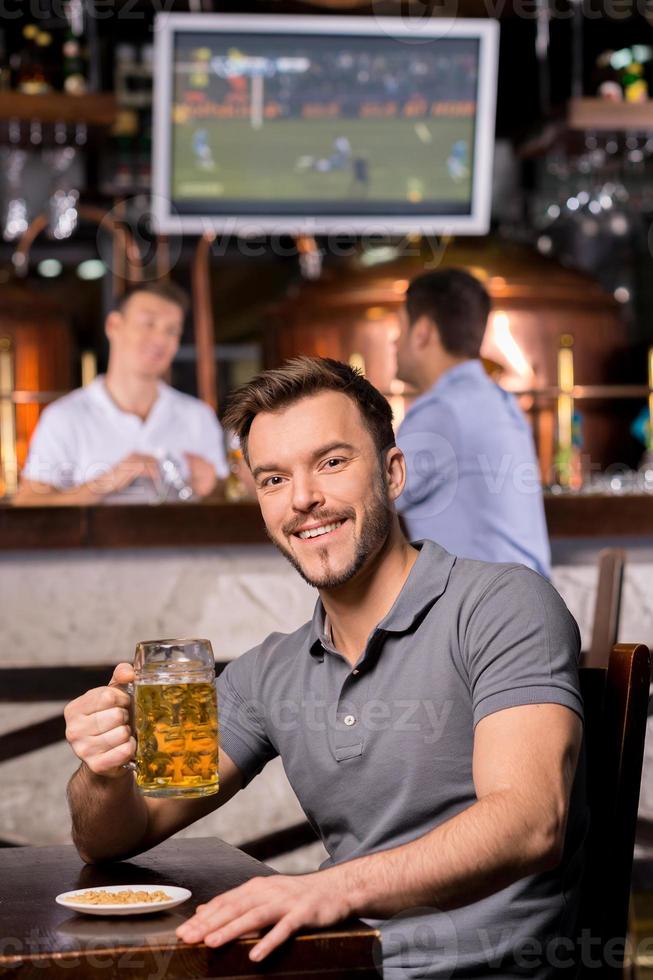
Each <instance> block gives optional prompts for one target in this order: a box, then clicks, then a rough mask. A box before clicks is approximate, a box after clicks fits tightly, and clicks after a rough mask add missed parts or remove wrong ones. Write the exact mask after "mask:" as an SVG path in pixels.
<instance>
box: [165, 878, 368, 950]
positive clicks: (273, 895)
mask: <svg viewBox="0 0 653 980" xmlns="http://www.w3.org/2000/svg"><path fill="white" fill-rule="evenodd" d="M334 876H337V869H328V870H326V871H316V872H315V873H313V874H307V875H271V876H270V877H269V878H252V879H251V881H248V882H246V883H245V884H244V885H240V887H238V888H232V889H231V890H230V891H228V892H225V893H224V894H223V895H218V896H217V897H216V898H213V899H212V900H211V901H210V902H207V904H206V905H198V906H197V909H196V911H195V915H194V916H192V917H191V918H190V919H187V920H186V922H184V923H183V924H182V925H180V926H179V928H178V929H177V936H178V937H179V939H182V940H183V941H184V942H187V943H197V942H201V941H202V940H203V941H204V942H205V943H206V944H207V946H222V945H223V944H224V943H228V942H231V941H232V940H234V939H238V938H241V937H244V936H248V935H251V934H252V933H258V932H259V931H260V930H263V929H266V928H267V927H269V926H271V927H272V928H271V929H270V931H269V932H267V933H266V934H265V936H264V937H263V938H262V939H261V941H260V942H258V943H257V944H256V946H254V948H253V949H252V951H251V952H250V954H249V956H250V959H252V960H262V959H263V958H264V957H265V956H267V955H268V954H269V953H271V952H272V950H273V949H276V947H277V946H280V945H281V943H283V942H285V941H286V939H288V938H289V937H290V936H292V935H293V933H295V932H297V930H298V929H301V928H303V927H304V926H328V925H331V924H332V923H334V922H339V921H340V920H341V919H346V918H347V917H348V916H350V915H351V914H352V909H351V907H350V905H349V903H348V898H347V893H346V890H345V889H343V888H339V887H338V885H337V882H336V881H335V880H334Z"/></svg>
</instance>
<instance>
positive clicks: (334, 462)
mask: <svg viewBox="0 0 653 980" xmlns="http://www.w3.org/2000/svg"><path fill="white" fill-rule="evenodd" d="M343 462H344V460H343V459H341V458H340V457H339V456H333V457H332V458H331V459H327V461H326V463H325V464H324V465H325V466H326V467H327V469H330V470H332V469H334V468H335V467H336V466H340V464H341V463H343Z"/></svg>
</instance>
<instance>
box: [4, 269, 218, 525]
mask: <svg viewBox="0 0 653 980" xmlns="http://www.w3.org/2000/svg"><path fill="white" fill-rule="evenodd" d="M187 308H188V300H187V298H186V294H185V293H184V292H183V290H181V289H180V288H179V287H178V286H176V285H174V284H172V283H143V284H141V285H139V286H136V287H135V288H134V289H133V290H132V291H131V292H130V293H129V294H128V295H127V296H125V297H124V298H123V299H122V300H121V302H120V303H119V304H118V305H117V307H116V309H115V310H113V311H112V312H111V313H110V314H109V316H108V317H107V321H106V325H105V331H106V335H107V338H108V341H109V366H108V368H107V373H106V375H100V376H99V377H97V378H95V380H94V381H92V382H91V383H90V384H89V385H87V386H86V387H84V388H78V389H77V390H76V391H72V392H70V394H68V395H65V396H64V397H63V398H60V399H58V400H57V401H56V402H54V403H53V404H52V405H50V406H49V407H48V408H46V410H45V411H44V413H43V415H42V416H41V418H40V420H39V424H38V425H37V427H36V430H35V432H34V435H33V437H32V441H31V444H30V451H29V456H28V459H27V463H26V465H25V468H24V470H23V473H22V475H21V484H20V487H19V489H18V493H17V494H16V496H15V498H14V504H18V505H21V506H24V505H30V504H33V505H39V506H42V505H44V504H80V505H83V504H96V503H102V502H103V501H111V502H135V503H146V502H147V503H150V502H156V501H157V500H160V499H163V497H164V496H165V493H166V487H165V486H164V484H163V481H162V480H161V476H160V470H159V465H160V462H161V461H162V459H163V458H164V457H172V458H173V460H175V461H176V462H177V464H178V468H179V470H180V475H181V476H182V477H183V478H184V479H185V481H186V483H187V484H188V485H189V486H190V487H191V489H192V491H193V494H194V495H195V496H196V497H204V496H206V495H207V494H209V493H210V492H211V491H212V490H213V488H214V487H215V485H216V482H217V480H218V479H219V478H224V477H226V476H228V472H229V470H228V466H227V462H226V457H225V449H224V441H223V434H222V429H221V428H220V423H219V422H218V420H217V418H216V416H215V413H214V412H213V410H212V409H211V408H210V407H209V406H208V405H206V404H205V403H204V402H201V401H200V400H199V399H197V398H192V397H191V396H190V395H185V394H183V393H182V392H181V391H176V390H175V389H174V388H171V387H170V385H168V384H166V383H165V382H164V381H163V380H162V379H163V377H164V376H165V375H166V373H167V371H168V369H169V367H170V365H171V364H172V361H173V359H174V357H175V354H176V353H177V350H178V348H179V342H180V340H181V335H182V331H183V326H184V316H185V314H186V312H187Z"/></svg>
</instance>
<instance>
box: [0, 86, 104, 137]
mask: <svg viewBox="0 0 653 980" xmlns="http://www.w3.org/2000/svg"><path fill="white" fill-rule="evenodd" d="M117 117H118V103H117V102H116V97H115V95H114V94H113V93H112V92H93V93H86V94H84V95H69V94H68V93H67V92H48V93H44V94H42V95H28V94H25V93H24V92H12V91H5V92H0V120H5V121H9V120H17V121H19V122H26V123H30V122H32V121H36V122H40V123H52V124H56V123H63V124H71V125H75V124H77V123H84V124H85V125H86V126H94V127H102V128H108V127H111V126H113V125H114V124H115V122H116V119H117Z"/></svg>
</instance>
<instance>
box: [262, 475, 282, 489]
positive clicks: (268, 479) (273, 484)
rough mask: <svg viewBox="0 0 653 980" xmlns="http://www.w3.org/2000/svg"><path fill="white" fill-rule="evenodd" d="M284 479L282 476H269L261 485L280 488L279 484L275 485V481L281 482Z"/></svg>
mask: <svg viewBox="0 0 653 980" xmlns="http://www.w3.org/2000/svg"><path fill="white" fill-rule="evenodd" d="M281 479H282V477H280V476H267V477H266V478H265V480H263V482H262V483H261V486H262V487H278V486H279V484H278V483H273V482H272V481H273V480H279V482H281Z"/></svg>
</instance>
